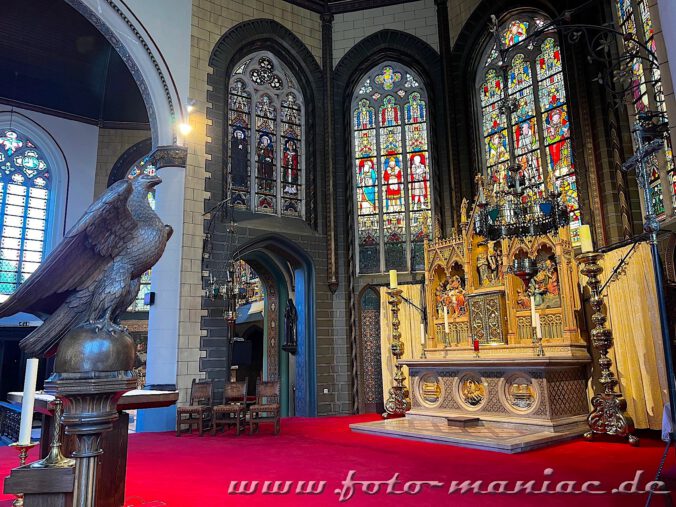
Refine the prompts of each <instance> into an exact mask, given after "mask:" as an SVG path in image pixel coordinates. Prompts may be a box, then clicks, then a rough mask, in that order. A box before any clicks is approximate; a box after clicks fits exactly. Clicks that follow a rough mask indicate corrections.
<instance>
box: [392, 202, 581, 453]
mask: <svg viewBox="0 0 676 507" xmlns="http://www.w3.org/2000/svg"><path fill="white" fill-rule="evenodd" d="M475 209H476V208H475ZM463 214H464V213H463ZM473 224H474V214H473V213H470V216H469V217H467V216H464V217H463V220H462V224H461V227H460V229H459V230H458V231H456V232H455V233H454V234H453V235H452V236H451V237H450V238H445V239H443V238H440V234H436V235H435V237H436V238H440V239H438V240H436V241H433V242H426V243H425V267H426V275H425V276H426V298H427V308H428V309H429V319H428V328H427V343H426V347H425V355H424V357H423V358H420V359H407V360H402V361H401V362H402V363H403V364H405V365H406V366H408V368H409V370H408V371H409V377H410V390H411V403H412V409H411V411H410V412H409V413H408V414H407V417H411V418H416V417H423V418H430V417H431V418H442V419H447V420H448V424H449V425H453V424H455V423H456V422H458V421H466V420H467V418H470V419H472V420H475V421H476V424H481V425H489V424H492V425H497V426H498V427H499V426H500V425H501V424H503V425H504V424H508V425H511V426H509V427H515V426H514V425H515V424H516V425H518V427H520V428H521V429H522V430H523V431H525V432H526V433H528V432H532V433H533V434H535V433H538V434H540V433H539V432H543V431H544V432H545V437H544V438H545V439H546V438H547V437H546V435H547V434H548V433H547V432H553V433H552V440H555V439H556V438H561V435H562V432H564V433H565V432H567V433H566V434H570V435H574V434H581V433H583V432H584V431H585V429H586V423H585V422H584V421H585V418H586V415H587V412H588V401H587V392H586V385H587V380H588V364H589V362H590V358H589V354H588V352H587V344H586V341H585V340H586V336H585V331H584V319H583V318H582V317H581V296H580V293H579V282H578V266H577V264H576V262H575V260H574V252H573V246H572V243H571V236H570V231H569V229H568V227H563V228H561V229H559V230H558V231H555V232H554V233H552V234H547V235H540V236H525V237H518V238H510V239H503V240H499V241H494V242H493V241H487V240H486V239H485V238H483V237H481V236H479V235H478V234H476V233H475V231H474V227H473ZM524 257H528V258H530V259H533V260H534V261H535V264H536V266H537V269H536V271H535V272H534V273H532V277H531V279H530V282H529V285H528V286H527V287H526V286H525V285H524V282H522V280H521V279H520V278H518V277H517V276H515V274H513V272H512V271H513V270H512V269H511V267H512V266H515V261H519V262H520V261H521V260H522V259H523V258H524ZM516 265H518V262H517V264H516ZM532 305H534V308H531V306H532ZM533 316H536V317H535V319H536V321H539V332H540V336H541V337H542V349H543V350H544V355H542V353H541V351H539V346H538V345H539V344H538V342H537V339H536V337H537V336H538V333H537V332H536V327H534V326H533V325H532V322H533ZM463 424H465V423H464V422H463ZM554 435H556V436H554Z"/></svg>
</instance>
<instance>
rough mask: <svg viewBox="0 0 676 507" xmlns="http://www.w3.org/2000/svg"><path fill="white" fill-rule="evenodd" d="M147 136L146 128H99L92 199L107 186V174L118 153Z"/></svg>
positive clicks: (148, 135) (148, 134)
mask: <svg viewBox="0 0 676 507" xmlns="http://www.w3.org/2000/svg"><path fill="white" fill-rule="evenodd" d="M148 137H150V131H148V130H124V129H103V128H102V129H99V146H98V150H97V155H96V176H95V179H94V196H93V198H94V199H96V198H97V197H98V196H99V195H101V194H102V193H103V191H104V190H105V189H106V188H107V187H108V175H109V174H110V170H111V169H112V168H113V165H114V164H115V162H117V159H118V158H120V155H122V154H123V153H124V152H125V151H126V150H127V149H128V148H131V147H132V146H133V145H135V144H136V143H138V142H139V141H142V140H143V139H147V138H148Z"/></svg>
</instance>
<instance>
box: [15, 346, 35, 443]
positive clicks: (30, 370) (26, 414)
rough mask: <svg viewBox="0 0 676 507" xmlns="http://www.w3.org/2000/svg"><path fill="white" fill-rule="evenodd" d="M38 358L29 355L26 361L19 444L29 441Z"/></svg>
mask: <svg viewBox="0 0 676 507" xmlns="http://www.w3.org/2000/svg"><path fill="white" fill-rule="evenodd" d="M39 363H40V360H39V359H37V358H35V357H31V358H30V359H28V361H26V376H25V377H24V381H23V398H22V399H21V428H20V430H19V444H20V445H28V444H30V443H31V430H32V429H33V406H34V405H35V383H36V382H37V380H38V364H39Z"/></svg>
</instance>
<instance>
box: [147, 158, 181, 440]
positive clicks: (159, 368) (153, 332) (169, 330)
mask: <svg viewBox="0 0 676 507" xmlns="http://www.w3.org/2000/svg"><path fill="white" fill-rule="evenodd" d="M186 155H187V151H186V149H185V148H182V147H177V146H170V147H160V148H158V149H157V150H156V152H155V157H154V159H155V161H156V165H155V166H156V168H157V174H158V175H159V176H160V177H161V178H162V184H161V185H158V186H157V187H156V190H155V211H156V212H157V214H158V215H159V216H160V218H161V219H162V221H163V222H164V223H165V224H168V225H171V226H172V227H173V228H174V234H173V236H172V237H171V239H170V240H169V242H168V243H167V246H166V249H165V250H164V255H162V258H161V259H160V260H159V262H158V263H157V264H155V266H153V269H152V277H151V290H152V291H153V292H154V293H155V303H154V304H153V305H152V306H151V307H150V316H149V320H148V354H147V362H146V388H147V389H159V390H174V389H176V376H177V373H178V371H177V367H178V366H177V365H178V335H179V317H180V306H181V305H180V293H181V253H182V247H183V212H184V209H183V203H184V194H185V160H186ZM165 164H166V165H165ZM175 414H176V407H175V406H171V407H166V408H156V409H152V410H139V411H138V414H137V415H138V421H137V425H136V431H138V432H143V431H170V430H173V429H174V425H175V423H176V417H175Z"/></svg>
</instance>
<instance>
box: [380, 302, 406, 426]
mask: <svg viewBox="0 0 676 507" xmlns="http://www.w3.org/2000/svg"><path fill="white" fill-rule="evenodd" d="M387 294H388V296H390V300H389V304H390V307H391V309H392V345H391V346H390V350H391V351H392V355H393V356H394V385H393V386H392V387H391V388H390V391H389V394H390V396H389V397H388V398H387V401H386V402H385V412H384V413H383V417H384V418H387V417H389V416H403V415H406V412H408V411H409V410H411V400H410V398H409V392H408V389H407V388H406V386H405V385H404V380H406V376H405V375H404V371H403V370H402V365H401V364H400V363H399V360H400V359H401V357H402V356H403V355H404V342H402V341H401V332H400V331H399V325H400V322H399V305H400V304H401V302H402V296H401V294H402V290H401V289H390V290H389V291H387Z"/></svg>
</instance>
